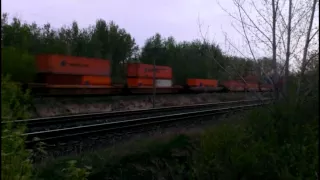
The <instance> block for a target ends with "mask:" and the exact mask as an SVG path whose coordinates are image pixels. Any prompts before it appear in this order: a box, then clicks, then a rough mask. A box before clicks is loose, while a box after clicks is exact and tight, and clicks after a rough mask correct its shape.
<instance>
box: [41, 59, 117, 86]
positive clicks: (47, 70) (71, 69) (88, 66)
mask: <svg viewBox="0 0 320 180" xmlns="http://www.w3.org/2000/svg"><path fill="white" fill-rule="evenodd" d="M36 65H37V69H38V74H37V80H36V81H37V82H38V83H46V84H49V85H111V78H110V61H108V60H103V59H93V58H84V57H73V56H64V55H38V56H37V57H36Z"/></svg>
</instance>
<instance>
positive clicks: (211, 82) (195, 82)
mask: <svg viewBox="0 0 320 180" xmlns="http://www.w3.org/2000/svg"><path fill="white" fill-rule="evenodd" d="M187 84H188V86H190V87H218V80H215V79H187Z"/></svg>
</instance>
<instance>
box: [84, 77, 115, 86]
mask: <svg viewBox="0 0 320 180" xmlns="http://www.w3.org/2000/svg"><path fill="white" fill-rule="evenodd" d="M81 84H85V85H111V78H110V77H108V76H82V82H81Z"/></svg>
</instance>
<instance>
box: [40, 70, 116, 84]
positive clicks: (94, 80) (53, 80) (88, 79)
mask: <svg viewBox="0 0 320 180" xmlns="http://www.w3.org/2000/svg"><path fill="white" fill-rule="evenodd" d="M37 82H38V83H46V84H50V85H111V78H110V77H109V76H82V75H70V74H44V73H43V74H38V75H37Z"/></svg>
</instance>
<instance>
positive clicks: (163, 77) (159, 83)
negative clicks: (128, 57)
mask: <svg viewBox="0 0 320 180" xmlns="http://www.w3.org/2000/svg"><path fill="white" fill-rule="evenodd" d="M153 69H154V66H153V65H151V64H141V63H129V64H128V65H127V84H128V87H129V88H152V87H153V84H154V83H155V86H156V87H157V88H170V87H172V68H171V67H169V66H155V71H156V72H155V82H153V75H154V73H153Z"/></svg>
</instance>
